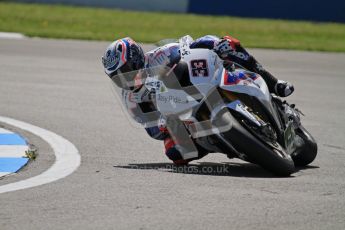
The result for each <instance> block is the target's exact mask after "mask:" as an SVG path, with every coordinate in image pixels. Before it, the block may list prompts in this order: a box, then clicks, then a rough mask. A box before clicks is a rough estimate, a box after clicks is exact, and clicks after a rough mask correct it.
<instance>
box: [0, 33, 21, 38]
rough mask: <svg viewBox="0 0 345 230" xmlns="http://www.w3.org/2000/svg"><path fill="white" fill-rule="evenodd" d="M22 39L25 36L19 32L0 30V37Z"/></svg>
mask: <svg viewBox="0 0 345 230" xmlns="http://www.w3.org/2000/svg"><path fill="white" fill-rule="evenodd" d="M1 38H4V39H24V38H26V37H25V35H24V34H21V33H10V32H0V39H1Z"/></svg>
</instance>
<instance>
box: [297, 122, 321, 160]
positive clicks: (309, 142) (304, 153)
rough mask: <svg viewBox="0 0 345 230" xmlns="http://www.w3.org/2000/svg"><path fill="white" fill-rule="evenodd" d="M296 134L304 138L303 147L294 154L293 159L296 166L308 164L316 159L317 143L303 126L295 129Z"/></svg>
mask: <svg viewBox="0 0 345 230" xmlns="http://www.w3.org/2000/svg"><path fill="white" fill-rule="evenodd" d="M295 132H296V134H297V135H298V136H299V137H300V138H302V139H303V142H304V145H303V147H302V149H300V150H299V151H297V152H296V153H295V154H292V155H291V157H292V160H293V161H294V163H295V165H296V166H306V165H308V164H310V163H311V162H313V161H314V159H315V158H316V155H317V143H316V141H315V139H314V138H313V137H312V136H311V134H310V133H309V132H308V131H307V130H306V129H305V128H304V127H303V126H301V127H300V128H298V129H297V130H295Z"/></svg>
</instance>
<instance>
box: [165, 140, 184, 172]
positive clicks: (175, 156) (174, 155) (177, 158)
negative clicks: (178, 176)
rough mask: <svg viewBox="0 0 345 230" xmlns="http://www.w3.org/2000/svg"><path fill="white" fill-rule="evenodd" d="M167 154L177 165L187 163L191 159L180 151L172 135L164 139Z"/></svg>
mask: <svg viewBox="0 0 345 230" xmlns="http://www.w3.org/2000/svg"><path fill="white" fill-rule="evenodd" d="M164 147H165V155H166V156H167V157H168V158H169V159H170V160H172V161H173V162H174V164H175V165H187V164H188V163H189V162H190V161H191V160H190V159H188V160H185V159H183V158H182V156H181V153H180V151H179V150H178V149H177V148H176V143H175V142H174V140H173V139H172V138H171V137H167V138H165V139H164Z"/></svg>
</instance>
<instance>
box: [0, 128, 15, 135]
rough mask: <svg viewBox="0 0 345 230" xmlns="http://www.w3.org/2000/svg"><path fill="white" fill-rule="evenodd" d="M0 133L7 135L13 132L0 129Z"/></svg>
mask: <svg viewBox="0 0 345 230" xmlns="http://www.w3.org/2000/svg"><path fill="white" fill-rule="evenodd" d="M0 133H6V134H9V133H13V132H11V131H10V130H7V129H3V128H0Z"/></svg>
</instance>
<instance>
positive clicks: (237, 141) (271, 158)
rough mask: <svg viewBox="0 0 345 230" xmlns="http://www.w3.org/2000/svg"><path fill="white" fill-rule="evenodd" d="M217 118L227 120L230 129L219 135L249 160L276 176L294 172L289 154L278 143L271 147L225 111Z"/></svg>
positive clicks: (222, 120)
mask: <svg viewBox="0 0 345 230" xmlns="http://www.w3.org/2000/svg"><path fill="white" fill-rule="evenodd" d="M217 116H218V118H217V119H221V122H222V123H223V122H228V123H229V124H232V125H231V129H230V130H228V131H227V132H224V133H222V134H221V135H222V136H223V137H224V138H226V139H227V140H229V141H230V142H231V143H232V145H233V146H234V147H235V149H236V150H237V151H238V152H240V153H243V154H245V156H246V157H248V161H249V162H252V163H253V162H254V163H256V164H258V165H260V166H261V167H263V168H264V169H266V170H268V171H270V172H272V173H274V174H275V175H277V176H289V175H291V174H292V173H294V172H295V165H294V162H293V160H292V158H291V156H290V155H288V154H287V153H285V151H284V149H283V148H281V147H280V146H279V144H278V148H273V147H271V146H269V145H267V144H265V143H263V142H262V141H261V140H259V139H258V138H256V137H255V136H254V135H253V134H251V133H250V132H249V131H248V130H247V129H246V128H244V127H243V126H242V125H241V124H240V123H239V122H238V121H237V120H236V119H235V118H234V117H233V116H232V115H231V114H229V113H227V111H223V112H221V113H219V114H218V115H217Z"/></svg>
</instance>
